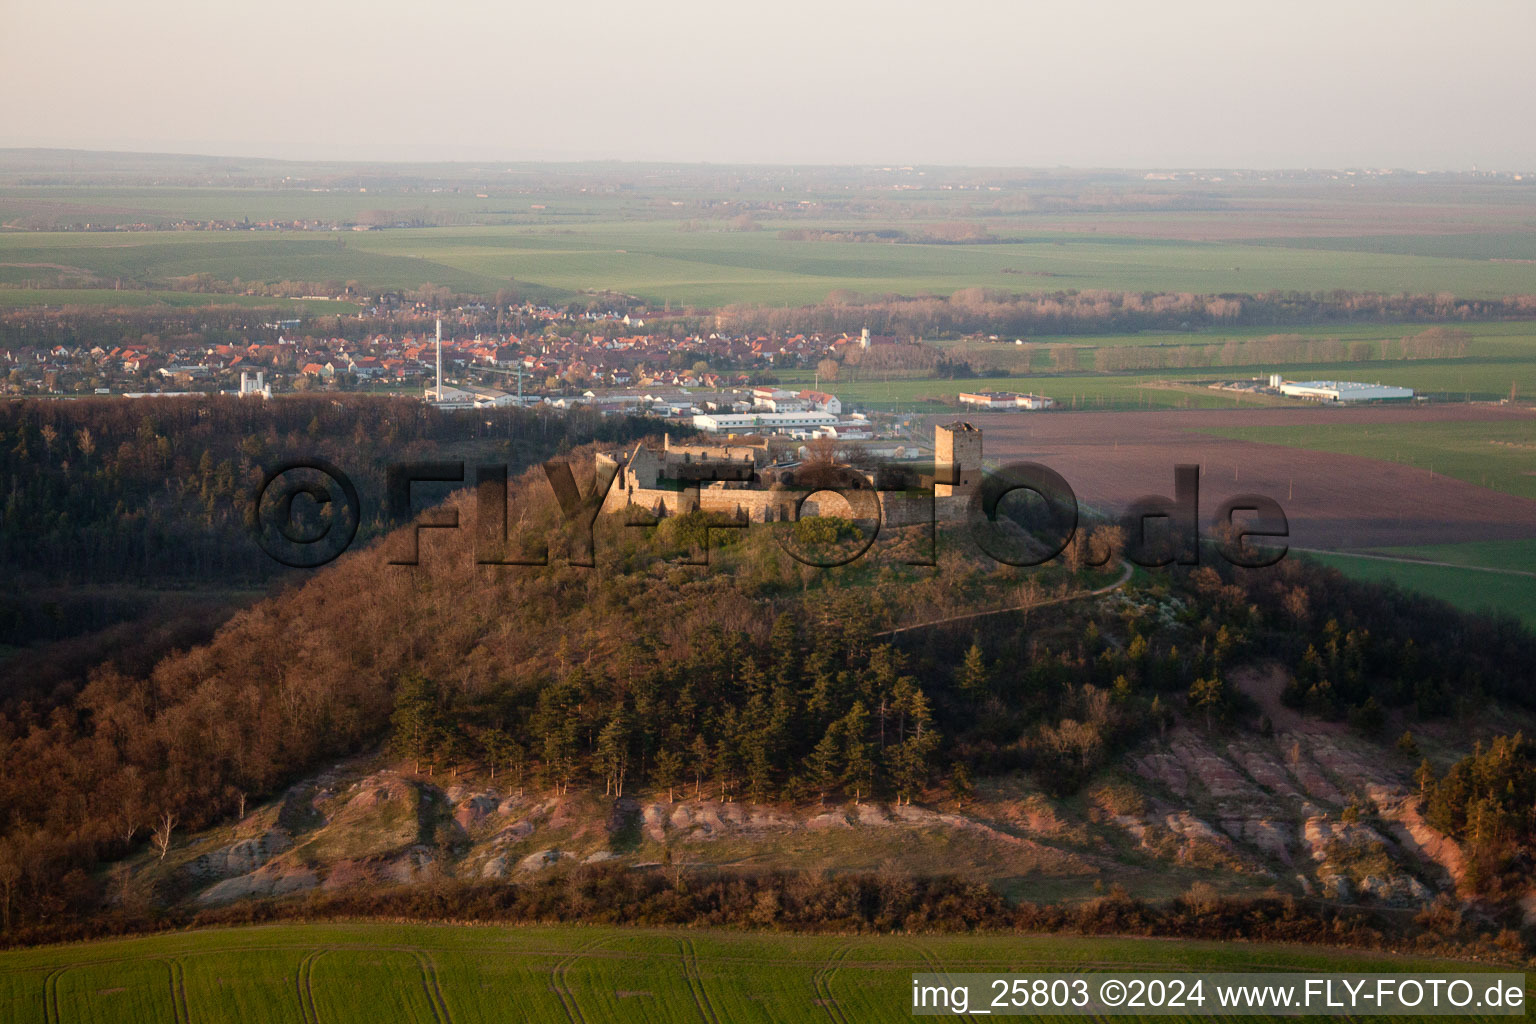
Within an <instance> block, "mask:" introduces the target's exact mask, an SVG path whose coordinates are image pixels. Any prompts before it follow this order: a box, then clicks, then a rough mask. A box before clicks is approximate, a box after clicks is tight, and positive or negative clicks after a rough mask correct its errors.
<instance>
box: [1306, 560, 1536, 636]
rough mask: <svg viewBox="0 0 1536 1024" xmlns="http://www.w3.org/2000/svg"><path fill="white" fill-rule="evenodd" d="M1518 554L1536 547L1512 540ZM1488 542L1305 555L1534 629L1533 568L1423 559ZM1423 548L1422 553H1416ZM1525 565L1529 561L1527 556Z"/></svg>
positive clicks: (1356, 575)
mask: <svg viewBox="0 0 1536 1024" xmlns="http://www.w3.org/2000/svg"><path fill="white" fill-rule="evenodd" d="M1513 543H1514V545H1515V546H1517V547H1518V549H1519V551H1520V554H1521V555H1523V556H1524V558H1525V559H1529V558H1530V556H1531V553H1532V552H1533V551H1536V548H1533V547H1532V546H1531V545H1530V544H1524V545H1521V544H1520V543H1519V542H1513ZM1477 547H1486V546H1485V545H1476V544H1443V545H1425V546H1423V547H1420V548H1413V547H1408V548H1388V549H1384V551H1392V552H1403V554H1385V553H1383V554H1376V555H1372V554H1366V553H1357V552H1327V553H1325V552H1320V551H1314V552H1308V553H1307V555H1306V557H1307V558H1311V559H1313V560H1315V561H1318V562H1321V563H1323V564H1324V565H1328V566H1331V567H1332V568H1335V569H1337V570H1339V571H1340V572H1342V573H1344V575H1346V576H1351V577H1354V578H1355V579H1362V580H1370V581H1372V582H1375V583H1393V584H1396V585H1397V586H1399V587H1402V588H1403V589H1404V590H1416V591H1419V592H1420V593H1424V594H1429V595H1431V596H1434V597H1438V598H1439V599H1440V600H1442V601H1445V602H1446V603H1448V604H1451V605H1454V606H1455V607H1457V608H1460V609H1462V610H1463V611H1469V612H1480V613H1484V614H1487V613H1496V614H1504V615H1512V616H1514V617H1515V618H1517V619H1519V620H1520V621H1521V622H1523V623H1525V625H1526V626H1527V628H1529V629H1531V630H1533V631H1536V571H1531V570H1511V569H1506V568H1502V567H1499V566H1484V565H1475V564H1445V563H1442V562H1439V561H1430V560H1424V559H1427V558H1429V557H1430V553H1432V554H1433V555H1434V556H1437V557H1441V558H1446V559H1458V558H1461V559H1466V558H1468V557H1472V558H1477V557H1478V556H1476V555H1471V556H1466V555H1461V554H1460V553H1459V552H1458V551H1457V549H1458V548H1477ZM1419 552H1425V553H1426V554H1423V555H1421V554H1418V553H1419ZM1524 564H1530V563H1529V562H1528V561H1526V562H1524Z"/></svg>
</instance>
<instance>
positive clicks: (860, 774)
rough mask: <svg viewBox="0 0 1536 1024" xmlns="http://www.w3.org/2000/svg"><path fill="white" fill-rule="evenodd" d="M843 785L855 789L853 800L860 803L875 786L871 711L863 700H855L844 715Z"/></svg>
mask: <svg viewBox="0 0 1536 1024" xmlns="http://www.w3.org/2000/svg"><path fill="white" fill-rule="evenodd" d="M842 732H843V785H844V786H845V787H847V788H849V789H852V790H853V802H854V803H856V804H857V803H860V802H861V801H862V800H863V798H864V794H865V793H868V792H870V791H871V790H872V789H873V788H874V778H875V761H874V758H873V757H872V756H870V744H869V712H868V711H866V710H865V709H864V702H863V701H854V702H853V707H851V708H849V709H848V713H847V714H846V715H844V716H843V728H842Z"/></svg>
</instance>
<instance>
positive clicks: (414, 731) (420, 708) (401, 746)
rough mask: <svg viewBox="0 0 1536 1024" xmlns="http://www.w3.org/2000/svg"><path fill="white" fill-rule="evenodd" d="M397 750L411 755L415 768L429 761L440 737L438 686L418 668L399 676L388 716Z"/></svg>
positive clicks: (418, 769)
mask: <svg viewBox="0 0 1536 1024" xmlns="http://www.w3.org/2000/svg"><path fill="white" fill-rule="evenodd" d="M389 724H390V728H391V729H392V730H393V737H392V743H393V746H394V749H395V753H396V754H398V755H399V756H400V757H403V758H407V759H409V760H410V761H411V762H412V764H413V768H412V770H413V771H416V772H420V771H421V763H422V762H423V761H430V760H431V758H432V756H433V754H434V753H435V752H436V747H437V744H438V743H439V742H440V740H441V734H442V725H443V722H442V715H441V713H440V712H439V710H438V707H437V686H436V685H435V684H434V683H433V682H432V681H431V680H430V679H428V678H426V677H425V676H423V675H421V674H420V673H419V672H412V673H410V674H408V675H406V676H405V677H404V678H403V679H401V680H400V684H399V686H397V687H396V688H395V711H394V714H392V715H391V716H390V718H389Z"/></svg>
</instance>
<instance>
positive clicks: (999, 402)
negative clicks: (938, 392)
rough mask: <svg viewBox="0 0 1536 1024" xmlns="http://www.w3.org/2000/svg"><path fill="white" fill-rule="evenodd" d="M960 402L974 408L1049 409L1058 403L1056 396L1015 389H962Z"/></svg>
mask: <svg viewBox="0 0 1536 1024" xmlns="http://www.w3.org/2000/svg"><path fill="white" fill-rule="evenodd" d="M960 404H961V405H968V406H970V407H972V408H974V409H1029V410H1038V409H1049V408H1051V407H1052V406H1053V405H1055V404H1056V400H1055V399H1054V398H1046V397H1045V396H1044V395H1021V394H1019V393H1018V392H1015V391H976V392H971V391H962V392H960Z"/></svg>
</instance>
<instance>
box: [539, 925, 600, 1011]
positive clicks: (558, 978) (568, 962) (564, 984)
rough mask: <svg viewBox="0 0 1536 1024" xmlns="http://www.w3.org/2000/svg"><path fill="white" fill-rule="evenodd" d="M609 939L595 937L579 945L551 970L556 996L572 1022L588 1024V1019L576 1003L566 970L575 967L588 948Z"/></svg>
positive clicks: (594, 947)
mask: <svg viewBox="0 0 1536 1024" xmlns="http://www.w3.org/2000/svg"><path fill="white" fill-rule="evenodd" d="M607 941H608V940H607V939H593V940H592V941H591V942H587V943H584V944H582V945H580V946H577V947H576V948H575V949H573V950H571V952H570V953H569V954H568V955H567V956H566V957H565V959H563V960H561V961H560V962H559V963H557V964H555V966H554V968H553V969H552V970H551V971H550V972H549V976H550V982H551V987H553V988H554V990H555V996H556V998H558V999H559V1000H560V1007H561V1009H563V1010H565V1015H566V1017H567V1018H568V1019H569V1020H570V1022H571V1024H587V1021H586V1018H585V1017H584V1016H582V1013H581V1007H580V1006H578V1005H576V993H575V992H572V991H571V986H570V984H569V980H568V979H567V977H566V972H568V971H569V970H570V969H571V968H572V967H575V966H576V962H577V961H578V960H580V959H581V958H582V957H583V956H585V955H586V954H587V951H588V950H592V949H596V948H597V947H598V946H601V945H603V944H604V943H605V942H607Z"/></svg>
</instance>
